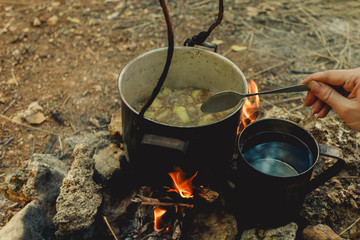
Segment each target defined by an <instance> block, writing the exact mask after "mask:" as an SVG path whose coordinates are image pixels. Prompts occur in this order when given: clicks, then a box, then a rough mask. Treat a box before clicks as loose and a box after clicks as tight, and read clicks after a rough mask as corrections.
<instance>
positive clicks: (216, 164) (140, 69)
mask: <svg viewBox="0 0 360 240" xmlns="http://www.w3.org/2000/svg"><path fill="white" fill-rule="evenodd" d="M166 53H167V48H160V49H154V50H151V51H149V52H145V53H143V54H141V55H140V56H137V57H135V58H134V59H132V60H131V61H130V62H129V63H127V64H126V66H125V67H124V68H123V69H122V70H121V72H120V75H119V78H118V88H119V92H120V97H121V113H122V128H123V136H122V137H123V142H124V147H125V152H126V155H127V160H128V162H129V163H130V164H131V165H132V166H133V167H134V169H135V170H136V171H137V172H138V173H139V174H140V175H141V176H143V178H142V179H146V181H149V180H155V181H156V180H157V179H161V176H163V175H164V173H168V172H170V171H173V167H174V166H180V168H182V169H183V171H185V172H187V173H189V174H193V173H194V172H195V171H199V176H203V177H204V179H206V181H209V180H211V181H212V182H214V181H217V179H223V178H224V175H225V168H226V167H227V165H228V164H229V161H230V160H231V158H232V155H233V152H234V145H235V140H236V130H237V127H238V125H239V117H240V111H241V107H242V105H243V103H244V100H243V101H241V102H240V103H239V104H238V105H237V106H236V108H235V109H234V111H232V112H231V113H230V114H229V115H228V116H227V117H225V118H224V119H222V120H220V121H217V122H213V123H211V124H208V125H204V126H186V127H180V126H174V125H169V124H164V123H161V122H157V121H155V120H152V119H148V118H146V117H144V119H142V121H137V118H138V117H139V114H138V111H137V110H136V109H134V105H135V103H137V102H139V101H140V102H141V101H144V100H145V99H147V98H148V97H149V96H150V95H151V93H152V91H153V89H154V87H155V85H156V83H157V82H158V80H159V77H160V75H161V73H162V71H163V68H164V64H165V60H166ZM164 86H166V87H168V88H171V89H181V88H186V87H193V88H206V89H212V90H214V91H215V92H218V91H222V90H233V91H237V92H244V93H246V92H247V89H248V87H247V82H246V79H245V76H244V74H243V73H242V72H241V70H240V69H239V68H238V67H237V66H236V65H235V64H234V63H232V62H231V61H230V60H228V59H227V58H225V57H223V56H221V55H219V54H217V53H214V52H210V51H207V50H203V49H199V48H193V47H175V49H174V55H173V59H172V63H171V66H170V69H169V72H168V75H167V78H166V80H165V83H164ZM139 123H140V124H139ZM166 175H167V174H165V176H166ZM166 177H167V178H168V176H166ZM197 178H198V179H201V177H197ZM160 181H163V180H162V179H161V180H160ZM162 183H164V182H162Z"/></svg>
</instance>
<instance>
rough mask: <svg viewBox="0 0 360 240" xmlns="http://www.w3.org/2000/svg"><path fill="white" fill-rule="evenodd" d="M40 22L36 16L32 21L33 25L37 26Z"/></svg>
mask: <svg viewBox="0 0 360 240" xmlns="http://www.w3.org/2000/svg"><path fill="white" fill-rule="evenodd" d="M40 24H41V21H40V19H39V18H37V17H36V18H35V19H34V21H33V26H34V27H38V26H40Z"/></svg>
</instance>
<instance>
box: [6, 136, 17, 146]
mask: <svg viewBox="0 0 360 240" xmlns="http://www.w3.org/2000/svg"><path fill="white" fill-rule="evenodd" d="M14 137H15V135H12V136H11V137H10V138H9V139H8V140H6V141H5V142H4V143H3V147H5V146H6V145H8V144H9V143H10V142H11V141H12V140H13V139H14Z"/></svg>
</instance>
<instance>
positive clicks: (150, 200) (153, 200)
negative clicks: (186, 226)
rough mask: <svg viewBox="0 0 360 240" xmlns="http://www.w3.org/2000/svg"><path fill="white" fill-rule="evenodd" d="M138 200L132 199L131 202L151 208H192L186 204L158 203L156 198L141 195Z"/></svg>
mask: <svg viewBox="0 0 360 240" xmlns="http://www.w3.org/2000/svg"><path fill="white" fill-rule="evenodd" d="M138 197H139V198H134V199H132V200H131V201H132V202H136V203H141V204H143V205H153V206H181V207H189V208H192V207H194V205H193V204H187V203H171V202H160V200H159V199H157V198H150V197H145V196H142V195H138Z"/></svg>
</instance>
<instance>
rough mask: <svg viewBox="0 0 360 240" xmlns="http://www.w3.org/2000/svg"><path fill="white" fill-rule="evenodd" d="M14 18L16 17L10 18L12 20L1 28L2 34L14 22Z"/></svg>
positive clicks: (0, 32)
mask: <svg viewBox="0 0 360 240" xmlns="http://www.w3.org/2000/svg"><path fill="white" fill-rule="evenodd" d="M14 20H15V19H14V18H12V19H10V21H9V22H8V23H7V24H6V25H5V27H3V28H2V29H1V30H0V35H1V34H3V33H4V32H6V31H7V28H8V27H9V26H10V25H11V24H12V22H13V21H14Z"/></svg>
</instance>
